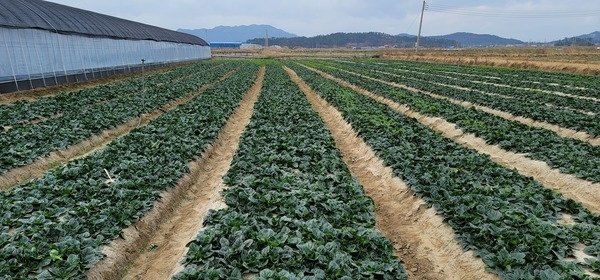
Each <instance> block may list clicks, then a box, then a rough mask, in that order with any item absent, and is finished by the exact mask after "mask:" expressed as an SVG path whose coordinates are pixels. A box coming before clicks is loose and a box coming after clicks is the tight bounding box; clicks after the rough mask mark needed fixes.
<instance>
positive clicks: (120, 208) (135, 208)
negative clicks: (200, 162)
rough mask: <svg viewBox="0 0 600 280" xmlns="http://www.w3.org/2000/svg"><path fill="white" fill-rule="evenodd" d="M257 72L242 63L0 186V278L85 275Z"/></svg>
mask: <svg viewBox="0 0 600 280" xmlns="http://www.w3.org/2000/svg"><path fill="white" fill-rule="evenodd" d="M233 66H235V67H239V66H240V65H239V64H235V65H233ZM256 72H257V67H256V66H255V65H252V64H247V65H245V66H243V67H241V68H240V69H239V70H238V71H236V72H235V73H234V74H233V75H232V76H231V77H229V78H227V79H226V80H224V81H220V82H218V83H216V84H215V85H214V87H212V88H210V89H208V90H206V91H204V92H202V94H199V95H198V96H196V97H194V98H193V99H191V100H190V101H188V102H186V103H184V104H182V105H180V106H178V107H177V108H175V109H173V110H171V111H168V112H167V113H165V114H163V115H161V116H160V117H158V118H157V119H155V120H153V121H152V122H150V123H149V124H148V125H146V126H143V127H140V128H136V129H134V130H132V131H131V133H129V134H127V135H125V136H123V137H120V138H118V139H116V140H114V141H113V142H111V143H110V144H109V145H108V146H107V147H106V148H104V149H102V150H100V151H98V152H95V153H93V154H91V155H89V156H87V157H85V158H81V159H77V160H74V161H71V162H69V163H68V164H66V165H63V166H59V167H57V168H55V169H52V170H50V171H49V172H47V173H46V174H45V175H44V176H43V177H42V178H40V179H35V180H32V181H30V182H27V183H25V184H23V185H20V186H17V187H15V188H14V189H12V190H10V191H6V192H1V193H0V213H1V214H0V278H2V279H28V278H30V277H34V278H39V279H84V278H85V271H86V270H87V269H89V268H90V267H92V266H93V265H94V264H95V263H96V262H97V261H98V260H99V259H100V258H102V257H103V254H102V246H104V245H106V244H108V243H109V242H111V241H112V240H113V239H115V238H117V237H118V236H119V234H120V233H121V232H122V230H123V228H125V227H127V226H129V225H130V224H131V223H132V222H135V221H136V220H138V219H140V218H141V217H142V216H143V214H144V213H145V212H146V211H148V210H150V209H151V208H152V207H153V203H154V202H155V201H156V200H158V199H160V194H161V192H163V191H165V190H168V189H170V188H171V187H172V186H174V184H175V183H176V182H177V180H179V179H180V178H181V177H182V175H183V174H184V173H185V172H187V171H188V163H189V162H190V161H192V160H194V159H196V158H197V157H198V156H199V155H200V154H201V153H202V152H203V151H204V150H205V149H206V147H208V145H210V143H212V142H213V140H214V139H215V138H216V136H217V133H218V132H219V130H220V129H221V127H223V125H224V124H225V123H226V120H227V118H228V116H229V115H230V113H231V112H232V111H233V109H234V108H235V107H236V105H237V104H238V103H239V101H240V100H241V97H242V95H243V93H244V92H245V90H244V89H248V88H250V86H251V85H252V83H253V82H254V80H255V78H256ZM203 75H207V76H210V75H209V74H208V73H203ZM188 83H191V84H193V87H194V88H197V87H198V85H199V84H200V83H198V82H194V81H188ZM178 90H179V91H183V92H180V93H177V92H176V91H178ZM189 90H190V89H188V88H186V87H182V86H176V87H174V89H173V90H172V91H170V92H171V94H172V96H173V95H182V94H185V92H187V91H189ZM157 94H158V93H157ZM109 176H110V178H109ZM110 179H112V180H110Z"/></svg>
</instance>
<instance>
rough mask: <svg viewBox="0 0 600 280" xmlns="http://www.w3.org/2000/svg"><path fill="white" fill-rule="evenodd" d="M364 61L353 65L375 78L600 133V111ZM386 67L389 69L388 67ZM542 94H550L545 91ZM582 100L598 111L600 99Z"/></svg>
mask: <svg viewBox="0 0 600 280" xmlns="http://www.w3.org/2000/svg"><path fill="white" fill-rule="evenodd" d="M360 65H363V66H364V68H363V69H361V67H360V66H357V65H355V66H354V67H353V71H355V72H357V73H361V74H364V75H368V76H370V77H373V78H377V79H381V80H385V81H389V82H394V83H399V84H403V85H407V86H410V87H413V88H416V89H420V90H424V91H428V92H433V93H436V94H438V95H442V96H446V97H449V98H452V99H456V100H460V101H468V102H471V103H473V104H478V105H483V106H487V107H490V108H493V109H496V110H500V111H504V112H508V113H512V114H513V115H517V116H523V117H527V118H531V119H533V120H536V121H542V122H548V123H551V124H556V125H559V126H561V127H565V128H571V129H574V130H577V131H583V132H586V133H588V134H589V135H590V136H592V137H596V136H600V116H598V115H586V114H583V113H580V112H577V111H573V110H569V109H563V108H553V107H548V106H546V105H545V103H538V102H537V101H539V100H537V101H536V99H535V97H531V98H526V97H523V98H524V100H525V101H524V100H518V99H512V98H503V97H501V96H492V95H489V94H485V93H481V92H479V91H477V90H472V89H476V88H477V87H481V86H483V85H482V84H477V83H468V82H467V83H466V84H463V85H464V86H468V88H466V89H465V88H456V87H454V86H453V85H452V84H451V83H456V81H457V80H456V79H443V78H442V77H439V76H426V75H421V74H416V73H414V72H401V74H393V73H388V72H382V71H379V70H380V69H382V67H381V65H377V66H376V67H373V66H371V65H369V64H360ZM384 69H386V70H389V69H387V68H384ZM449 80H450V81H449ZM504 90H510V89H504ZM492 93H495V92H492ZM501 94H502V93H501ZM525 94H526V93H525ZM529 95H531V94H529ZM541 95H549V94H547V93H541ZM557 98H561V97H557ZM563 98H564V97H563ZM528 99H531V100H532V101H531V102H530V101H527V100H528ZM540 102H541V101H540ZM581 102H585V103H586V105H585V106H583V107H585V108H583V110H586V111H590V112H596V111H598V109H597V108H598V105H594V104H595V103H597V102H594V101H591V100H582V101H581ZM571 105H575V104H571V103H569V102H567V101H564V102H561V103H560V104H557V106H561V107H569V106H571Z"/></svg>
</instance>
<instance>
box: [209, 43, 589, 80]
mask: <svg viewBox="0 0 600 280" xmlns="http://www.w3.org/2000/svg"><path fill="white" fill-rule="evenodd" d="M212 55H213V57H214V58H224V57H226V58H386V59H399V60H411V61H428V62H441V63H451V64H461V65H485V66H496V67H510V68H521V69H537V70H547V71H561V72H570V73H579V74H592V75H600V50H599V49H597V48H596V47H505V48H479V49H455V50H442V49H420V50H419V52H415V50H414V49H371V50H352V49H347V48H338V49H306V48H295V49H290V48H268V49H241V50H240V49H213V50H212Z"/></svg>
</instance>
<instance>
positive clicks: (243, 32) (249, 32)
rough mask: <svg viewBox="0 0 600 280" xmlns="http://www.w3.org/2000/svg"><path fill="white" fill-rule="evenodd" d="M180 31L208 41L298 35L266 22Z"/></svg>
mask: <svg viewBox="0 0 600 280" xmlns="http://www.w3.org/2000/svg"><path fill="white" fill-rule="evenodd" d="M177 31H179V32H183V33H188V34H192V35H195V36H197V37H200V38H202V39H204V41H207V42H246V41H248V40H250V39H255V38H265V37H266V36H267V35H268V36H269V38H291V37H298V35H296V34H292V33H289V32H286V31H283V30H281V29H279V28H275V27H273V26H271V25H266V24H251V25H237V26H222V25H220V26H217V27H214V28H211V29H206V28H200V29H177Z"/></svg>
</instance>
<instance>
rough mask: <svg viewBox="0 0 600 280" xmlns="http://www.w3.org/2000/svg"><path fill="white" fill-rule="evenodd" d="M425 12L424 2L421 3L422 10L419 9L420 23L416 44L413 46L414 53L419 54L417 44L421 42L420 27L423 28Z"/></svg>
mask: <svg viewBox="0 0 600 280" xmlns="http://www.w3.org/2000/svg"><path fill="white" fill-rule="evenodd" d="M424 12H425V1H423V8H421V21H420V22H419V35H417V43H416V44H415V52H419V42H420V41H421V27H422V26H423V13H424Z"/></svg>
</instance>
